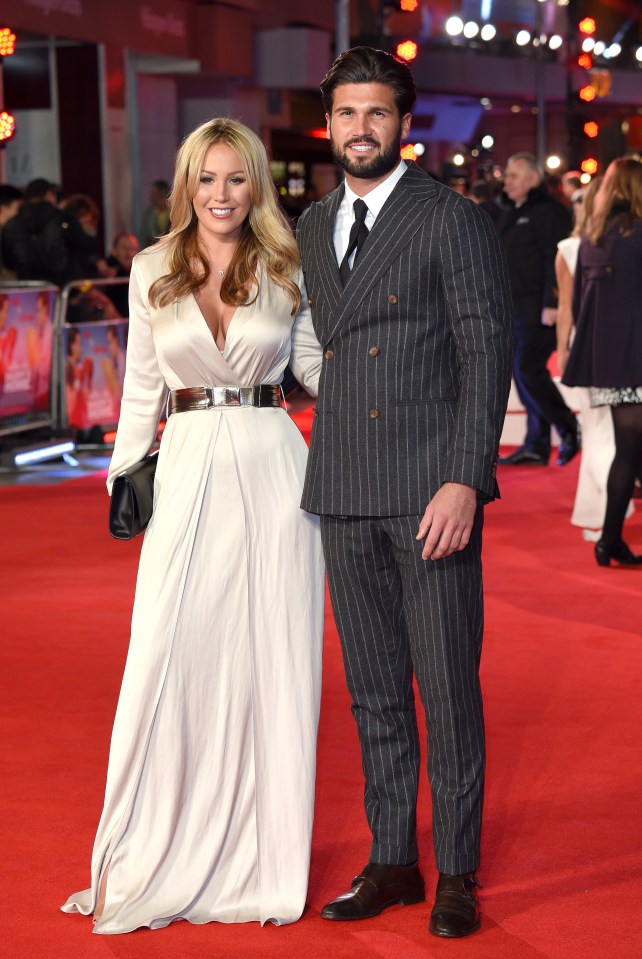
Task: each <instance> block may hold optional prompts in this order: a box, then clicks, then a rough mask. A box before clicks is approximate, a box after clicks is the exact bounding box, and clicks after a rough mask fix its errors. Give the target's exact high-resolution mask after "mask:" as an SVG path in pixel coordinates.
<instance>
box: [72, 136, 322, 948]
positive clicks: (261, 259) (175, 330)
mask: <svg viewBox="0 0 642 959" xmlns="http://www.w3.org/2000/svg"><path fill="white" fill-rule="evenodd" d="M171 222H172V230H171V232H170V233H169V235H168V236H167V237H165V238H163V240H162V241H161V242H159V243H158V244H157V245H156V246H154V247H151V248H150V249H148V250H145V251H144V252H143V253H141V254H139V255H138V256H137V257H136V258H135V260H134V264H133V269H132V274H131V282H130V320H129V323H130V329H129V342H128V349H127V369H126V376H125V384H124V394H123V401H122V409H121V418H120V422H119V426H118V434H117V438H116V445H115V449H114V455H113V459H112V462H111V466H110V469H109V477H108V487H109V488H110V489H111V485H112V484H113V482H114V479H115V477H116V476H117V475H118V474H119V473H121V472H122V471H123V470H124V469H126V468H127V467H129V466H131V465H133V464H134V463H136V462H137V461H138V460H140V459H141V458H142V457H143V456H144V455H145V454H146V453H147V452H148V450H149V448H150V446H151V445H152V443H153V441H154V439H155V436H156V429H157V423H158V419H159V416H160V414H161V410H162V408H163V402H164V396H165V392H166V389H169V390H170V399H169V410H170V412H171V415H170V416H169V419H168V422H167V426H166V428H165V431H164V433H163V438H162V443H161V448H160V453H159V459H158V468H157V472H156V480H155V494H154V515H153V517H152V520H151V522H150V524H149V526H148V528H147V530H146V533H145V539H144V543H143V548H142V553H141V559H140V567H139V572H138V579H137V587H136V598H135V603H134V611H133V620H132V632H131V641H130V648H129V654H128V658H127V664H126V668H125V674H124V678H123V684H122V689H121V693H120V699H119V703H118V709H117V713H116V719H115V723H114V730H113V734H112V743H111V751H110V758H109V769H108V773H107V789H106V796H105V805H104V809H103V814H102V817H101V820H100V824H99V827H98V833H97V836H96V840H95V844H94V852H93V858H92V870H91V872H92V875H91V888H90V889H87V890H85V891H83V892H80V893H77V894H75V895H73V896H71V898H70V899H69V900H68V901H67V903H65V905H64V906H63V909H64V911H66V912H74V911H77V912H82V913H84V914H93V917H94V932H98V933H119V932H128V931H130V930H133V929H136V928H138V927H140V926H149V927H151V928H158V927H162V926H166V925H167V924H168V923H170V922H172V921H173V920H176V919H187V920H189V921H191V922H194V923H204V922H210V921H213V920H216V921H220V922H246V921H251V920H256V921H259V922H261V924H263V923H265V922H268V921H272V922H274V923H277V924H280V923H288V922H293V921H295V920H296V919H297V918H298V917H299V916H300V915H301V912H302V911H303V908H304V905H305V897H306V891H307V882H308V869H309V859H310V841H311V829H312V814H313V800H314V779H315V747H316V732H317V721H318V712H319V696H320V673H321V645H322V632H323V602H324V593H323V588H324V568H323V559H322V551H321V543H320V537H319V529H318V520H317V518H316V517H313V516H311V515H309V514H306V513H304V512H303V511H302V510H301V509H300V508H299V501H300V494H301V489H302V485H303V476H304V471H305V464H306V458H307V449H306V445H305V442H304V440H303V438H302V436H301V434H300V433H299V431H298V430H297V428H296V426H295V425H294V423H293V422H292V420H291V419H290V418H289V416H288V414H287V412H286V411H285V410H284V409H283V408H282V404H281V402H280V398H279V394H280V388H279V385H278V384H279V383H280V381H281V379H282V375H283V371H284V369H285V366H286V365H287V364H288V363H289V364H290V366H291V368H292V370H293V371H294V373H295V375H296V376H297V378H298V379H299V380H300V382H301V383H302V384H303V385H304V386H305V387H306V388H307V389H308V390H309V391H310V392H311V393H313V394H314V393H316V388H317V382H318V377H319V372H320V367H321V349H320V347H319V345H318V342H317V340H316V337H315V335H314V332H313V329H312V324H311V321H310V314H309V307H308V303H307V297H306V293H305V290H304V288H303V285H302V280H301V272H300V268H299V259H298V252H297V249H296V245H295V242H294V240H293V238H292V235H291V232H290V230H289V228H288V226H287V224H286V222H285V220H284V218H283V217H282V215H281V213H280V212H279V209H278V205H277V199H276V191H275V189H274V186H273V184H272V181H271V178H270V173H269V167H268V162H267V157H266V153H265V149H264V147H263V144H262V143H261V141H260V140H259V139H258V137H256V136H255V135H254V134H253V133H252V132H251V131H250V130H248V129H247V128H246V127H244V126H243V125H242V124H240V123H237V122H235V121H232V120H227V119H215V120H211V121H209V122H208V123H205V124H203V125H202V126H201V127H199V128H198V129H197V130H195V131H194V132H193V133H192V134H190V136H189V137H187V139H186V140H185V142H184V143H183V145H182V147H181V149H180V151H179V153H178V157H177V163H176V172H175V179H174V186H173V190H172V196H171Z"/></svg>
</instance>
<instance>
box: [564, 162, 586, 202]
mask: <svg viewBox="0 0 642 959" xmlns="http://www.w3.org/2000/svg"><path fill="white" fill-rule="evenodd" d="M562 193H563V194H564V200H565V202H566V203H568V204H569V205H571V204H573V203H574V202H575V200H576V197H578V196H580V195H581V193H582V181H581V179H580V172H579V170H568V171H567V172H566V173H563V174H562Z"/></svg>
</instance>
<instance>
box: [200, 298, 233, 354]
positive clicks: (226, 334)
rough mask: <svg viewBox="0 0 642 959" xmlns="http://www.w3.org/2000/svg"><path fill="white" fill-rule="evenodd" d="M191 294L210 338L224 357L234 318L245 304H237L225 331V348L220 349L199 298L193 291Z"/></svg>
mask: <svg viewBox="0 0 642 959" xmlns="http://www.w3.org/2000/svg"><path fill="white" fill-rule="evenodd" d="M190 296H191V297H192V299H193V300H194V304H195V306H196V309H197V310H198V312H199V315H200V317H201V320H202V321H203V324H204V326H205V329H206V330H207V332H208V333H209V337H210V340H211V341H212V343H213V344H214V348H215V349H216V352H217V353H218V354H219V356H223V357H224V356H225V350H226V349H227V340H228V337H229V335H230V329H231V328H232V324H233V323H234V320H235V319H236V314H237V313H238V311H239V310H240V309H241V307H242V306H243V304H242V303H241V304H239V306H237V307H236V309H235V310H234V312H233V313H232V315H231V317H230V322H229V323H228V324H227V330H226V332H225V340H224V342H223V349H220V347H219V345H218V343H217V342H216V338H215V336H214V334H213V333H212V331H211V329H210V325H209V323H208V322H207V320H206V318H205V314H204V313H203V311H202V309H201V307H200V304H199V302H198V300H197V299H196V297H195V296H194V294H193V293H190Z"/></svg>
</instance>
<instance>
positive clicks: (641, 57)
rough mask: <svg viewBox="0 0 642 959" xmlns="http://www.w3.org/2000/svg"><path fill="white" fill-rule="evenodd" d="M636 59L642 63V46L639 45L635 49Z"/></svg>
mask: <svg viewBox="0 0 642 959" xmlns="http://www.w3.org/2000/svg"><path fill="white" fill-rule="evenodd" d="M635 59H636V60H637V61H638V63H642V47H638V48H637V50H636V51H635Z"/></svg>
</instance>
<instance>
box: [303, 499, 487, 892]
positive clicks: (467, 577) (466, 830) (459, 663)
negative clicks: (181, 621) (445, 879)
mask: <svg viewBox="0 0 642 959" xmlns="http://www.w3.org/2000/svg"><path fill="white" fill-rule="evenodd" d="M419 520H420V517H419V516H394V517H382V518H373V517H365V518H364V517H346V518H343V517H336V516H322V517H321V533H322V537H323V548H324V552H325V558H326V563H327V568H328V579H329V584H330V597H331V600H332V608H333V611H334V616H335V619H336V622H337V627H338V630H339V636H340V639H341V647H342V651H343V660H344V666H345V672H346V678H347V683H348V689H349V691H350V695H351V696H352V712H353V715H354V717H355V719H356V722H357V727H358V731H359V739H360V743H361V756H362V763H363V771H364V775H365V808H366V817H367V819H368V824H369V826H370V830H371V832H372V839H373V841H372V849H371V853H370V862H377V863H390V864H400V865H402V864H409V863H412V862H414V861H416V859H417V858H418V849H417V837H416V805H417V786H418V776H419V762H420V747H419V733H418V729H417V718H416V713H415V705H414V693H413V687H412V677H413V672H414V674H415V675H416V678H417V685H418V687H419V692H420V695H421V699H422V702H423V704H424V708H425V711H426V719H427V726H428V776H429V779H430V786H431V793H432V804H433V839H434V847H435V859H436V863H437V868H438V870H439V871H440V872H445V873H448V874H450V875H459V874H461V873H466V872H471V871H473V870H475V869H477V867H478V866H479V845H480V832H481V813H482V803H483V787H484V768H485V751H484V721H483V712H482V700H481V689H480V684H479V662H480V656H481V644H482V632H483V596H482V576H481V539H482V525H483V510H482V508H481V507H480V508H479V510H478V514H477V517H476V520H475V526H474V529H473V534H472V536H471V540H470V543H469V545H468V546H467V547H466V549H465V550H463V551H461V552H458V553H455V554H454V555H453V556H450V557H447V558H446V559H440V560H436V561H433V560H428V561H425V560H423V559H422V558H421V549H422V545H423V544H422V543H421V542H418V541H417V540H416V539H415V537H416V535H417V528H418V526H419Z"/></svg>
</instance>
